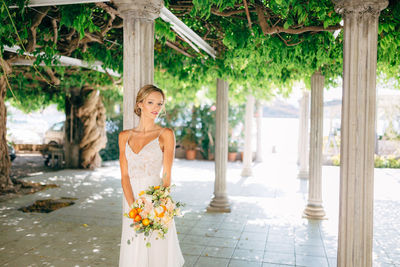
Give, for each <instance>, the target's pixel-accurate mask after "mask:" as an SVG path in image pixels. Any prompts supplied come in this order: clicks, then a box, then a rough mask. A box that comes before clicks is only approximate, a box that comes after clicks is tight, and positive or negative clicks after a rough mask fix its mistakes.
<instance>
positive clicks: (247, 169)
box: [241, 167, 253, 177]
mask: <svg viewBox="0 0 400 267" xmlns="http://www.w3.org/2000/svg"><path fill="white" fill-rule="evenodd" d="M241 175H242V176H244V177H249V176H253V170H252V168H251V167H244V168H243V170H242V174H241Z"/></svg>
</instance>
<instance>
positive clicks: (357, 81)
mask: <svg viewBox="0 0 400 267" xmlns="http://www.w3.org/2000/svg"><path fill="white" fill-rule="evenodd" d="M387 4H388V1H386V0H370V1H361V0H357V1H356V0H347V1H337V2H336V3H335V9H336V11H337V12H338V13H340V14H342V15H343V20H344V30H343V97H342V126H341V147H340V161H341V162H340V205H339V206H340V207H339V236H338V257H337V262H338V266H342V267H345V266H346V267H347V266H352V267H370V266H372V237H373V201H374V190H373V189H374V187H373V181H374V142H375V141H374V140H375V133H374V131H375V112H376V109H375V105H376V103H375V101H376V61H377V35H378V18H379V14H380V11H381V10H382V9H384V8H385V7H386V6H387Z"/></svg>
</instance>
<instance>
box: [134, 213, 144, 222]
mask: <svg viewBox="0 0 400 267" xmlns="http://www.w3.org/2000/svg"><path fill="white" fill-rule="evenodd" d="M141 220H142V217H141V216H140V215H139V214H138V215H136V216H135V219H134V221H135V222H138V221H141Z"/></svg>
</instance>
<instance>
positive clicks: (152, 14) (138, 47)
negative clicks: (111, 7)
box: [114, 0, 163, 129]
mask: <svg viewBox="0 0 400 267" xmlns="http://www.w3.org/2000/svg"><path fill="white" fill-rule="evenodd" d="M114 3H115V4H116V5H117V7H118V10H119V11H120V12H121V13H122V14H123V16H124V101H123V102H124V116H123V120H124V123H123V125H124V129H130V128H134V127H136V126H137V125H138V122H139V118H138V117H137V116H136V115H135V113H134V111H133V109H134V107H135V101H136V95H137V92H138V91H139V89H140V88H141V87H142V86H144V85H146V84H153V82H154V19H156V18H157V17H158V16H159V14H160V10H161V8H162V7H163V1H162V0H115V1H114Z"/></svg>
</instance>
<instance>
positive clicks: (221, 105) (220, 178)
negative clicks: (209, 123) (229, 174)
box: [207, 79, 231, 212]
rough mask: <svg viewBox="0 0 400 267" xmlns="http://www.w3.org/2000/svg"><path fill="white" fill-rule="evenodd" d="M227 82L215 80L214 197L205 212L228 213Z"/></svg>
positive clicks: (229, 209)
mask: <svg viewBox="0 0 400 267" xmlns="http://www.w3.org/2000/svg"><path fill="white" fill-rule="evenodd" d="M228 88H229V85H228V82H226V81H224V80H222V79H217V105H216V106H217V110H216V131H215V183H214V197H213V199H212V200H211V202H210V204H209V205H208V207H207V211H212V212H230V211H231V208H230V204H229V200H228V197H227V195H226V166H227V162H228Z"/></svg>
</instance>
